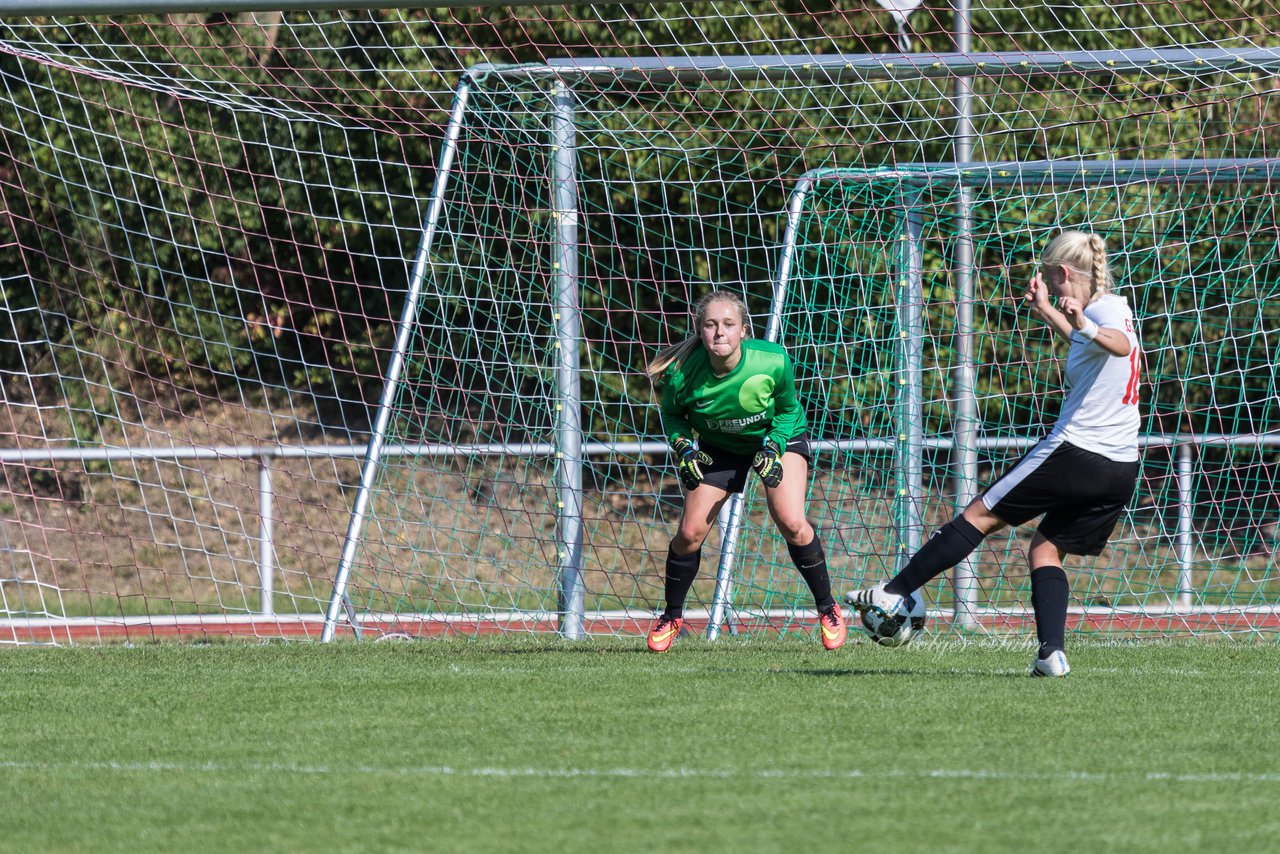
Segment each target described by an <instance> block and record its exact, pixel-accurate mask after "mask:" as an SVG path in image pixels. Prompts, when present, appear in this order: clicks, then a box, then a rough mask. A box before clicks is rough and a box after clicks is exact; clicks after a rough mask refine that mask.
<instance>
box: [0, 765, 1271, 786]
mask: <svg viewBox="0 0 1280 854" xmlns="http://www.w3.org/2000/svg"><path fill="white" fill-rule="evenodd" d="M0 768H4V769H9V770H22V771H122V772H142V771H161V772H164V771H180V772H187V773H189V772H197V773H208V774H227V773H264V772H265V773H271V774H314V775H330V774H332V775H349V774H376V775H400V776H405V777H496V778H499V779H521V778H543V779H573V778H575V777H586V778H593V777H594V778H621V779H654V780H671V779H698V778H712V779H718V780H724V779H735V778H740V779H768V780H882V779H885V778H895V777H896V778H911V779H931V780H1047V781H1055V780H1080V781H1084V782H1100V783H1108V782H1133V781H1134V780H1149V781H1152V782H1168V783H1197V784H1199V783H1280V773H1274V774H1250V773H1245V772H1236V771H1226V772H1220V773H1208V774H1175V773H1171V772H1167V771H1145V772H1143V771H1135V772H1121V771H1115V772H1105V771H1104V772H1096V771H992V770H982V769H974V768H933V769H921V770H917V771H911V770H908V769H903V768H888V769H884V770H876V771H864V770H862V769H859V768H846V769H835V770H831V771H800V770H785V769H757V770H750V769H748V770H738V769H732V768H726V769H714V768H493V767H476V768H460V767H455V766H452V765H405V766H373V765H349V766H330V765H295V764H292V763H287V762H285V763H275V762H272V763H257V762H249V763H244V764H233V763H222V762H196V763H186V762H38V761H23V760H9V761H0Z"/></svg>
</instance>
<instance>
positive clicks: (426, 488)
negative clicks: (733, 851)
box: [0, 3, 1280, 643]
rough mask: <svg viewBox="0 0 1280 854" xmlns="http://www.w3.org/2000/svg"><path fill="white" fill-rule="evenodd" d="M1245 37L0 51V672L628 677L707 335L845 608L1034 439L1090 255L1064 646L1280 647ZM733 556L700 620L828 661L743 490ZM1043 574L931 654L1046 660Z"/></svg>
mask: <svg viewBox="0 0 1280 854" xmlns="http://www.w3.org/2000/svg"><path fill="white" fill-rule="evenodd" d="M54 5H55V6H56V5H57V4H54ZM19 7H21V4H19ZM44 7H45V8H48V7H49V4H48V3H45V4H44ZM67 8H68V9H69V10H71V11H74V9H75V7H74V6H72V5H71V4H70V3H68V4H67ZM126 8H127V7H126ZM1214 8H1215V7H1214V6H1213V5H1212V4H1208V3H1204V4H1198V3H1180V4H1167V5H1165V6H1160V7H1151V6H1149V5H1147V4H1138V3H1120V4H1110V5H1105V6H1104V5H1096V6H1090V5H1082V6H1076V7H1071V8H1070V9H1066V8H1058V7H1046V8H1036V9H1034V10H1033V9H1025V8H1021V7H1020V4H1012V3H988V4H975V7H974V8H973V10H972V16H971V18H970V20H969V21H968V23H967V25H966V26H967V28H968V29H970V30H971V34H969V35H962V36H960V37H959V38H958V39H957V37H956V36H954V35H953V31H954V30H955V29H956V28H957V27H958V26H959V25H958V24H957V22H955V21H953V20H952V18H951V17H950V15H949V14H948V15H947V16H944V17H936V16H937V12H936V11H935V12H930V11H929V10H919V11H916V12H913V13H911V14H910V15H909V16H908V17H907V18H906V19H905V24H904V28H903V33H899V32H898V28H897V25H896V23H895V19H894V18H893V17H892V16H891V15H890V14H889V13H887V12H883V11H879V10H877V9H866V8H863V7H862V6H856V7H849V8H843V7H839V6H837V7H835V8H832V9H829V10H824V11H821V12H818V13H814V12H808V11H806V12H803V13H791V12H788V11H786V10H782V9H779V8H777V7H774V6H772V5H770V4H763V5H762V4H755V3H711V4H705V6H704V7H698V10H697V12H696V13H694V12H690V11H686V7H684V6H679V5H658V6H653V7H643V8H641V7H625V6H624V7H617V6H590V5H587V6H574V7H550V6H549V7H520V8H511V9H506V8H500V9H499V8H486V9H483V10H481V9H434V10H432V9H428V10H422V9H418V10H412V11H406V10H368V11H355V12H346V13H334V12H322V11H314V12H310V13H305V12H290V13H287V14H284V13H254V14H250V13H238V12H236V11H235V6H234V4H229V7H228V11H227V12H225V13H223V14H212V15H210V14H204V13H199V14H196V13H182V14H171V15H162V16H156V15H151V16H119V17H115V18H83V17H77V16H75V15H74V14H71V12H70V11H69V12H68V14H66V15H64V16H60V17H55V18H16V17H9V18H6V19H3V20H0V78H2V79H3V82H4V87H3V89H0V100H2V101H3V108H2V109H0V139H2V140H3V143H4V149H3V154H2V155H0V194H3V195H2V204H3V211H4V215H5V232H4V241H5V243H6V244H7V249H8V251H7V252H5V253H3V254H2V255H0V285H2V290H0V293H2V295H3V302H2V303H0V308H2V309H3V311H2V312H0V341H2V342H3V346H2V347H0V379H2V381H3V382H2V384H0V387H2V388H3V394H4V398H3V409H2V411H3V416H4V419H5V423H4V432H5V434H6V435H7V436H8V439H7V440H5V441H3V442H0V444H3V445H5V446H6V447H4V448H3V449H0V462H3V472H4V475H5V477H4V481H3V482H0V509H3V511H4V512H3V513H2V514H0V550H2V551H0V555H3V557H0V642H44V643H49V642H55V643H61V642H70V641H76V640H80V639H91V640H98V641H100V640H107V639H110V638H115V637H129V638H134V637H157V636H163V635H168V634H178V635H182V636H194V637H206V636H211V635H219V634H243V635H249V636H257V637H281V636H295V635H302V636H310V637H319V636H321V633H322V627H324V626H326V617H327V618H328V619H327V628H328V631H329V632H330V633H333V634H336V635H337V636H343V635H346V634H349V633H352V632H355V633H358V634H360V635H362V636H367V635H371V636H374V637H377V636H384V635H387V634H399V633H404V634H410V635H421V634H433V633H439V632H456V633H463V634H480V633H488V632H531V631H533V632H536V631H547V632H552V631H559V632H563V633H565V634H568V635H569V636H578V635H580V634H621V635H633V634H636V633H637V632H639V631H641V630H642V628H643V626H644V625H645V624H646V623H647V621H648V620H649V619H650V617H651V616H652V614H653V613H654V610H655V608H660V607H661V595H662V584H661V572H662V559H663V557H664V556H665V552H666V544H667V541H668V540H669V538H670V536H671V534H672V532H673V531H674V526H675V524H676V521H677V519H678V517H679V513H680V501H681V497H682V494H681V492H680V489H679V485H678V481H677V480H676V479H675V477H674V472H673V469H672V467H671V464H670V458H669V456H668V454H667V451H666V449H665V447H664V444H663V442H662V430H661V424H660V419H659V416H658V412H657V407H656V405H655V404H656V398H655V394H654V390H653V388H652V386H651V384H650V382H649V381H648V379H647V378H646V377H645V376H644V374H643V371H642V369H643V366H644V364H645V362H646V361H647V359H648V358H649V357H650V356H651V355H652V354H653V353H654V352H655V351H656V350H657V349H658V348H660V347H661V346H663V345H665V344H668V343H671V342H672V341H674V340H678V339H680V338H682V337H684V336H685V335H686V334H687V333H688V332H689V322H690V318H689V316H688V315H689V306H690V305H691V303H692V302H693V301H694V300H695V299H696V298H697V297H698V296H699V295H700V294H702V293H705V292H706V291H707V290H709V289H712V288H726V289H729V290H733V291H736V292H739V293H741V294H742V295H743V296H744V298H745V300H746V302H747V304H748V307H749V309H750V310H751V312H752V314H753V318H754V321H755V334H756V335H758V336H764V335H770V336H773V337H776V338H777V339H778V340H780V341H782V342H783V343H784V344H786V345H787V347H788V348H789V350H790V351H791V353H792V355H793V357H794V359H795V361H796V365H797V373H798V377H799V383H800V385H799V392H800V397H801V399H802V401H803V403H804V405H805V407H806V411H807V414H808V417H809V424H810V435H811V438H812V439H813V441H814V444H815V465H814V471H813V473H812V477H811V485H810V498H809V505H808V511H809V516H810V518H811V520H812V521H813V523H814V524H815V527H816V528H817V529H818V530H819V532H820V534H821V535H822V537H823V539H824V542H825V543H826V547H827V553H828V556H829V559H830V562H831V571H832V575H833V581H834V583H835V585H836V587H837V589H838V590H840V589H844V588H845V587H849V586H862V585H863V584H865V583H869V582H870V581H873V580H875V579H877V578H880V577H883V576H884V575H885V574H886V573H891V572H892V571H893V570H894V568H895V567H896V566H897V565H898V564H899V562H900V561H901V559H902V557H903V555H904V554H905V553H908V552H909V551H910V549H911V548H913V547H914V545H916V544H918V543H919V541H920V539H921V538H922V537H923V536H924V535H925V534H927V532H928V531H929V530H931V529H932V528H933V527H934V526H936V525H937V524H939V523H941V522H943V521H945V520H946V519H947V518H949V517H950V515H952V514H953V513H954V512H955V510H956V507H957V504H958V503H962V501H963V500H964V499H965V498H967V497H968V496H971V495H972V494H973V492H974V490H976V489H978V488H980V487H981V486H982V485H983V484H985V483H987V482H989V481H990V479H991V478H992V477H993V476H994V475H996V474H998V473H999V472H1000V471H1001V470H1002V469H1003V468H1004V467H1006V466H1007V465H1009V464H1010V463H1011V462H1012V461H1014V460H1016V459H1017V457H1018V456H1019V454H1020V453H1021V452H1022V451H1023V450H1024V449H1025V448H1026V447H1029V445H1030V444H1031V443H1033V442H1034V440H1035V439H1036V438H1037V437H1038V436H1039V435H1041V434H1042V433H1043V431H1044V429H1045V428H1046V427H1047V425H1049V424H1051V423H1052V421H1053V418H1054V417H1055V415H1056V413H1057V407H1058V406H1059V404H1060V402H1061V388H1062V376H1061V358H1062V356H1063V348H1062V345H1061V344H1058V343H1055V342H1054V341H1053V340H1052V338H1051V337H1050V335H1049V334H1048V332H1047V331H1046V330H1045V328H1044V326H1043V324H1040V323H1037V322H1034V321H1031V320H1030V319H1029V318H1028V316H1027V314H1026V312H1025V310H1023V309H1021V308H1019V306H1018V304H1017V302H1016V299H1015V298H1016V296H1017V295H1018V294H1019V292H1020V288H1021V286H1022V285H1023V283H1024V282H1025V280H1026V278H1027V277H1028V276H1029V274H1030V272H1031V271H1032V270H1033V269H1034V266H1033V265H1034V262H1035V259H1036V258H1037V257H1038V253H1039V252H1040V251H1041V250H1042V249H1043V247H1044V246H1045V244H1046V243H1047V242H1048V240H1049V239H1050V238H1051V237H1052V235H1053V234H1054V233H1056V230H1058V229H1060V228H1062V227H1067V226H1081V227H1087V228H1090V229H1092V230H1095V231H1097V232H1099V233H1101V234H1103V235H1104V236H1105V237H1106V238H1107V240H1108V244H1109V248H1110V251H1111V254H1112V261H1113V266H1114V269H1115V272H1116V273H1117V278H1118V280H1119V282H1120V284H1121V287H1120V290H1119V292H1120V293H1121V295H1123V296H1125V297H1126V298H1127V299H1128V300H1129V302H1130V304H1131V305H1132V306H1133V308H1134V310H1135V314H1136V315H1137V317H1138V320H1139V325H1140V337H1141V339H1142V342H1143V350H1144V363H1143V390H1142V395H1143V400H1142V404H1141V406H1142V414H1143V443H1144V450H1143V468H1142V478H1141V482H1140V484H1139V488H1138V491H1137V494H1136V495H1135V497H1134V500H1133V502H1132V504H1131V506H1130V508H1129V510H1128V511H1127V512H1126V514H1125V515H1124V517H1123V519H1122V521H1121V524H1120V525H1119V526H1118V528H1117V531H1116V533H1115V535H1114V537H1113V541H1112V543H1111V546H1110V548H1109V549H1108V550H1107V552H1106V553H1105V554H1104V555H1103V556H1102V557H1100V558H1097V559H1083V560H1073V561H1072V562H1071V564H1070V566H1069V573H1070V575H1071V580H1072V595H1073V600H1072V606H1073V608H1072V621H1071V627H1072V628H1073V629H1075V630H1077V631H1080V632H1099V633H1105V634H1107V635H1108V636H1166V635H1174V634H1188V633H1190V634H1196V635H1221V634H1223V633H1228V634H1237V633H1239V634H1255V633H1258V632H1268V631H1274V627H1275V625H1276V624H1277V611H1276V602H1277V596H1278V594H1280V580H1278V579H1277V571H1276V567H1275V562H1274V553H1275V546H1276V536H1277V535H1276V528H1275V525H1276V519H1277V514H1278V513H1280V509H1278V508H1277V500H1276V490H1275V467H1276V448H1277V446H1278V445H1280V442H1277V441H1276V439H1277V436H1276V430H1275V426H1276V423H1277V420H1276V419H1277V415H1278V413H1277V412H1276V406H1277V404H1276V400H1277V394H1276V392H1277V389H1276V377H1275V368H1274V356H1273V354H1274V353H1275V350H1276V344H1277V341H1276V340H1275V336H1276V334H1277V333H1276V332H1275V330H1276V329H1278V328H1280V324H1278V323H1277V320H1278V319H1280V318H1277V316H1276V315H1277V312H1278V311H1280V309H1277V307H1276V297H1277V293H1276V292H1277V290H1278V289H1280V267H1278V266H1277V257H1276V253H1277V248H1276V246H1277V241H1276V236H1277V227H1276V208H1275V196H1274V182H1275V180H1276V174H1275V164H1274V162H1273V160H1272V157H1273V155H1274V150H1275V147H1276V144H1277V135H1278V134H1280V131H1278V130H1277V127H1276V112H1275V107H1276V105H1275V95H1274V91H1275V89H1274V85H1273V84H1274V75H1275V71H1276V68H1277V66H1278V65H1280V52H1277V51H1275V50H1272V49H1267V48H1260V47H1257V45H1265V44H1267V43H1269V42H1270V41H1273V40H1274V33H1273V32H1272V30H1273V28H1274V24H1273V23H1272V20H1273V18H1272V16H1268V15H1264V14H1263V13H1262V12H1259V13H1258V15H1257V17H1249V16H1245V15H1243V14H1242V15H1240V16H1238V17H1230V18H1229V17H1226V16H1224V15H1221V14H1219V13H1217V12H1215V11H1214ZM53 11H57V10H56V9H54V10H53ZM6 14H10V13H6ZM32 14H35V13H34V12H32ZM931 15H934V16H935V17H930V16H931ZM966 42H967V43H966ZM784 259H785V261H786V263H784ZM721 521H722V524H721V525H720V526H719V529H718V530H717V531H716V532H715V533H713V534H712V538H711V540H710V541H709V543H708V548H706V549H705V550H704V563H703V567H702V572H701V575H700V580H699V582H698V583H697V584H696V585H695V588H694V593H693V595H692V601H691V608H693V609H695V610H694V613H695V614H703V613H707V614H710V613H712V612H714V613H715V615H716V617H717V620H716V625H715V626H714V627H713V633H714V631H715V630H717V629H718V628H719V625H718V624H719V618H720V617H723V618H724V619H727V620H728V623H727V626H728V627H729V628H730V629H732V630H735V631H739V630H740V631H747V632H753V631H782V632H793V633H805V632H811V631H812V630H813V617H812V613H811V605H812V603H811V602H810V601H809V596H808V592H807V590H806V589H805V588H804V585H803V583H802V582H801V581H800V579H799V576H798V574H797V573H796V572H795V570H794V569H793V568H792V567H791V565H790V562H789V560H788V558H787V553H786V549H785V547H784V545H783V543H782V541H781V539H780V538H779V537H778V535H777V534H776V532H775V531H774V530H773V529H772V525H771V523H770V522H769V520H768V518H767V514H766V513H765V510H764V506H763V501H762V496H761V494H760V492H759V489H758V486H756V485H754V484H753V485H752V486H751V487H749V489H748V491H747V493H746V495H745V496H744V500H743V501H742V503H741V505H740V507H737V508H736V509H735V513H734V514H726V517H725V518H723V519H722V520H721ZM1027 536H1028V534H1027V532H1026V531H1025V530H1024V531H1021V532H1011V533H1010V534H1009V535H1008V536H998V537H993V538H991V539H989V540H988V542H987V543H986V544H984V546H983V548H982V549H981V550H980V552H978V553H977V554H976V555H975V558H974V560H972V561H971V562H969V563H968V564H966V565H964V566H962V567H960V568H958V570H957V571H956V572H955V573H954V574H953V575H951V576H948V577H947V578H945V579H943V580H940V581H939V582H936V583H935V584H934V585H932V586H931V588H930V589H929V590H928V591H927V598H928V599H929V601H930V604H931V606H932V608H933V609H934V615H935V619H934V621H933V623H932V629H933V631H934V632H936V633H939V634H943V635H945V634H946V633H949V632H971V631H977V632H980V633H1004V632H1013V633H1018V632H1024V631H1025V630H1026V629H1025V623H1026V619H1027V610H1028V605H1029V594H1028V585H1027V578H1026V567H1025V559H1024V557H1023V553H1024V551H1025V541H1026V538H1027ZM717 577H718V579H719V581H718V583H717ZM952 577H954V579H955V583H954V584H953V583H951V582H950V579H951V578H952ZM694 622H695V624H698V625H700V626H705V625H706V618H705V617H704V618H703V619H702V621H701V622H699V621H698V620H695V621H694Z"/></svg>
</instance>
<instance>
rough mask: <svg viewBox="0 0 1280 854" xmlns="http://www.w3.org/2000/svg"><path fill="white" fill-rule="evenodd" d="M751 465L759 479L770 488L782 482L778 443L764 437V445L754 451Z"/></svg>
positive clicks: (780, 452)
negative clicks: (754, 454)
mask: <svg viewBox="0 0 1280 854" xmlns="http://www.w3.org/2000/svg"><path fill="white" fill-rule="evenodd" d="M751 467H752V468H753V469H755V470H756V474H758V475H760V481H761V482H762V483H763V484H764V485H765V486H767V487H769V488H770V489H773V488H774V487H775V486H777V485H778V484H780V483H782V449H781V448H779V447H778V443H777V442H775V441H773V440H772V439H770V438H768V437H765V440H764V447H763V448H761V449H760V450H759V451H757V452H756V456H755V459H753V460H752V461H751Z"/></svg>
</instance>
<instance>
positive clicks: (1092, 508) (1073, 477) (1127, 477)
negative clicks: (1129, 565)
mask: <svg viewBox="0 0 1280 854" xmlns="http://www.w3.org/2000/svg"><path fill="white" fill-rule="evenodd" d="M1137 483H1138V461H1137V460H1134V461H1133V462H1117V461H1116V460H1113V459H1110V458H1108V457H1104V456H1103V455H1102V454H1095V453H1094V452H1093V451H1086V450H1084V449H1083V448H1077V447H1076V446H1075V445H1072V444H1071V443H1069V442H1065V441H1062V440H1061V439H1045V440H1044V441H1042V442H1040V444H1038V445H1036V446H1035V447H1034V448H1032V449H1031V450H1030V451H1028V452H1027V454H1026V456H1024V457H1023V458H1022V459H1021V460H1019V461H1018V464H1017V465H1015V466H1014V467H1013V468H1011V469H1009V470H1008V471H1007V472H1005V473H1004V474H1003V475H1001V477H1000V479H999V480H997V481H996V482H995V483H993V484H991V486H989V487H987V489H986V491H985V492H983V493H982V503H983V504H984V505H985V506H986V508H987V509H988V510H990V511H991V512H992V513H993V514H995V516H996V517H998V518H999V519H1000V521H1002V522H1004V523H1005V524H1007V525H1012V526H1014V527H1016V526H1018V525H1022V524H1024V523H1025V522H1027V521H1029V520H1031V519H1034V518H1035V517H1036V516H1039V515H1041V514H1044V519H1042V520H1041V521H1040V528H1039V531H1040V534H1041V535H1042V536H1043V537H1044V538H1045V539H1046V540H1048V541H1049V542H1051V543H1053V544H1054V545H1055V546H1057V547H1058V548H1060V549H1062V550H1063V551H1065V552H1066V553H1067V554H1073V555H1099V554H1102V550H1103V548H1105V547H1106V545H1107V539H1108V538H1109V537H1110V536H1111V532H1112V531H1113V530H1114V529H1115V526H1116V520H1117V519H1119V518H1120V513H1121V512H1122V511H1123V510H1124V508H1125V505H1126V504H1128V503H1129V499H1130V498H1132V497H1133V489H1134V487H1135V486H1136V485H1137Z"/></svg>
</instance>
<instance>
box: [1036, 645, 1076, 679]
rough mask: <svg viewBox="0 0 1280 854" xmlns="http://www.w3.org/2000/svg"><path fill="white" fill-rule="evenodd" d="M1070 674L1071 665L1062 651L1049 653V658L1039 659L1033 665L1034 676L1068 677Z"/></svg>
mask: <svg viewBox="0 0 1280 854" xmlns="http://www.w3.org/2000/svg"><path fill="white" fill-rule="evenodd" d="M1070 672H1071V665H1070V664H1067V654H1066V653H1065V652H1063V651H1062V650H1057V651H1056V652H1051V653H1049V657H1048V658H1037V659H1036V660H1035V661H1034V662H1033V663H1032V665H1031V675H1032V676H1066V675H1067V674H1068V673H1070Z"/></svg>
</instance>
